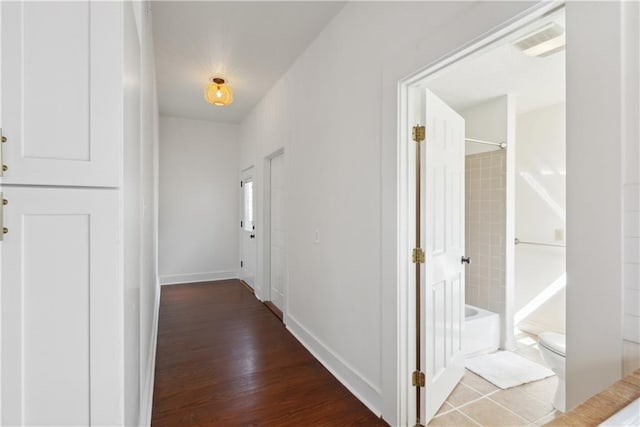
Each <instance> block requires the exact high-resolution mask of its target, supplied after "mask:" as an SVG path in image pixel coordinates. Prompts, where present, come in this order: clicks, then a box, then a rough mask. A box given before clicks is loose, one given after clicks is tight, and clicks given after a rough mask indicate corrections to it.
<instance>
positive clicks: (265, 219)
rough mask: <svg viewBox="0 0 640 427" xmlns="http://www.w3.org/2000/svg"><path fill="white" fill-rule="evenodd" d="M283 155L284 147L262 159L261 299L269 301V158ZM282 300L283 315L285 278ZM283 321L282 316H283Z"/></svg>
mask: <svg viewBox="0 0 640 427" xmlns="http://www.w3.org/2000/svg"><path fill="white" fill-rule="evenodd" d="M280 155H284V147H280V148H278V149H277V150H275V151H273V152H271V153H270V154H268V155H266V156H265V157H264V159H263V162H264V163H263V168H262V171H263V178H262V179H263V182H264V186H263V198H262V201H263V203H262V205H263V209H262V230H263V233H262V236H263V239H262V254H263V255H262V277H263V280H262V283H263V288H262V295H261V297H262V301H271V160H273V159H274V158H276V157H278V156H280ZM284 288H285V291H284V301H283V307H282V315H283V316H285V311H287V310H286V308H287V301H288V294H289V281H288V280H285V284H284ZM283 321H284V317H283Z"/></svg>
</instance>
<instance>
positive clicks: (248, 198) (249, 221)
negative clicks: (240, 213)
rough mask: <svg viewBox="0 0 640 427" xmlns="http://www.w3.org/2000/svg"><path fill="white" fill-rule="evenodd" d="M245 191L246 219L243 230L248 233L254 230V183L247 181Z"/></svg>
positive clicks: (244, 219) (244, 186)
mask: <svg viewBox="0 0 640 427" xmlns="http://www.w3.org/2000/svg"><path fill="white" fill-rule="evenodd" d="M242 188H243V189H244V218H243V221H242V224H243V228H244V229H245V230H246V231H252V230H253V181H245V183H244V185H243V187H242Z"/></svg>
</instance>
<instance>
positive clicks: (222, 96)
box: [204, 77, 233, 106]
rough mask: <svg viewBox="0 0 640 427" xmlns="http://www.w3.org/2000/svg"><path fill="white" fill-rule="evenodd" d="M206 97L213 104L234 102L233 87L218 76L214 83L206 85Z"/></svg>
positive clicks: (220, 104)
mask: <svg viewBox="0 0 640 427" xmlns="http://www.w3.org/2000/svg"><path fill="white" fill-rule="evenodd" d="M204 99H205V101H207V102H208V103H209V104H213V105H219V106H224V105H229V104H231V103H232V102H233V89H231V88H230V87H229V85H227V82H226V81H225V80H224V79H222V78H220V77H216V78H214V79H213V83H209V84H208V85H206V86H205V87H204Z"/></svg>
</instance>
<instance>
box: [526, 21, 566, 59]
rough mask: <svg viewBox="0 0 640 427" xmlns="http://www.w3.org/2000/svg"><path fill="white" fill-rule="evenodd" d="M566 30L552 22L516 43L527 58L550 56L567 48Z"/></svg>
mask: <svg viewBox="0 0 640 427" xmlns="http://www.w3.org/2000/svg"><path fill="white" fill-rule="evenodd" d="M565 44H566V40H565V34H564V28H563V27H562V26H561V25H559V24H556V23H555V22H550V23H548V24H547V25H545V26H543V27H540V28H538V29H537V30H535V31H533V32H531V33H529V34H527V35H526V36H524V37H523V38H521V39H520V40H517V41H516V42H515V43H514V46H516V47H517V48H518V49H520V50H521V51H522V53H524V54H525V55H527V56H540V57H544V56H549V55H551V54H554V53H556V52H559V51H561V50H563V49H564V48H565Z"/></svg>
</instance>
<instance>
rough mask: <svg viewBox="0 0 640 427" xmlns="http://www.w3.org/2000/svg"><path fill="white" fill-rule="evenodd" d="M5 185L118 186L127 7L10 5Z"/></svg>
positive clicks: (5, 21)
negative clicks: (123, 16)
mask: <svg viewBox="0 0 640 427" xmlns="http://www.w3.org/2000/svg"><path fill="white" fill-rule="evenodd" d="M1 7H2V48H1V49H2V83H1V93H0V95H1V98H2V117H1V119H0V125H1V126H2V131H3V135H4V136H5V137H6V138H7V142H6V143H5V144H3V150H4V164H6V165H7V167H8V170H7V171H6V172H5V174H4V177H3V180H2V182H3V183H4V184H33V185H73V186H106V187H113V186H117V185H118V161H119V158H120V156H119V141H120V140H121V135H120V134H121V125H120V124H121V115H122V107H121V104H122V99H121V98H122V95H121V94H122V90H121V88H122V77H121V76H122V69H121V63H122V61H121V51H122V48H121V39H122V37H121V16H120V15H121V11H120V8H121V5H120V4H119V3H118V2H88V1H77V2H27V1H25V2H3V3H2V5H1Z"/></svg>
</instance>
